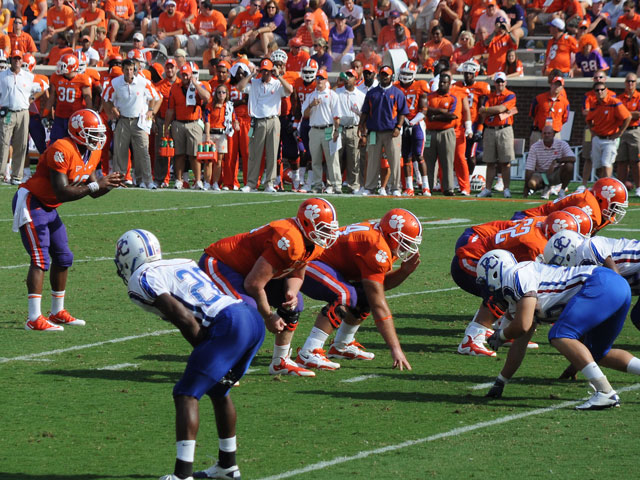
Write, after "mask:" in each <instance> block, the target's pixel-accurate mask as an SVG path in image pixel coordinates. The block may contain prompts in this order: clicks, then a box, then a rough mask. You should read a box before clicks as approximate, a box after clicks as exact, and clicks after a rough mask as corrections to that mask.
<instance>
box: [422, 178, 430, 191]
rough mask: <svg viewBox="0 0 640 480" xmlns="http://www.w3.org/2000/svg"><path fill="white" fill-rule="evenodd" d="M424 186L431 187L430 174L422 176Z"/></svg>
mask: <svg viewBox="0 0 640 480" xmlns="http://www.w3.org/2000/svg"><path fill="white" fill-rule="evenodd" d="M422 188H429V176H428V175H423V176H422Z"/></svg>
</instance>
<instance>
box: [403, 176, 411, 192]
mask: <svg viewBox="0 0 640 480" xmlns="http://www.w3.org/2000/svg"><path fill="white" fill-rule="evenodd" d="M404 181H405V183H406V184H407V190H413V177H405V178H404Z"/></svg>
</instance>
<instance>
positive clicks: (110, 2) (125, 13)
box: [104, 0, 136, 19]
mask: <svg viewBox="0 0 640 480" xmlns="http://www.w3.org/2000/svg"><path fill="white" fill-rule="evenodd" d="M104 11H105V13H109V12H111V13H112V14H114V15H115V16H116V17H118V18H120V19H129V18H131V16H132V15H133V14H134V13H135V11H136V9H135V7H134V6H133V2H132V1H131V0H107V1H106V2H105V4H104Z"/></svg>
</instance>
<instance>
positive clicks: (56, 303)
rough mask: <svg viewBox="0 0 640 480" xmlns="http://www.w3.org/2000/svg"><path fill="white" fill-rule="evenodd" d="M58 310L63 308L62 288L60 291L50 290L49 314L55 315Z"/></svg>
mask: <svg viewBox="0 0 640 480" xmlns="http://www.w3.org/2000/svg"><path fill="white" fill-rule="evenodd" d="M60 310H64V290H62V291H61V292H54V291H53V290H51V314H52V315H55V314H56V313H58V312H59V311H60Z"/></svg>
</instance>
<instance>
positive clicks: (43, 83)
mask: <svg viewBox="0 0 640 480" xmlns="http://www.w3.org/2000/svg"><path fill="white" fill-rule="evenodd" d="M33 81H34V82H37V83H38V84H39V85H40V89H41V91H43V92H46V91H47V90H49V77H47V76H46V75H40V74H39V73H34V74H33ZM42 99H43V97H42V96H40V97H38V99H37V100H36V101H35V102H32V103H31V105H29V114H30V115H40V113H41V112H42Z"/></svg>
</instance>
